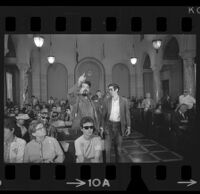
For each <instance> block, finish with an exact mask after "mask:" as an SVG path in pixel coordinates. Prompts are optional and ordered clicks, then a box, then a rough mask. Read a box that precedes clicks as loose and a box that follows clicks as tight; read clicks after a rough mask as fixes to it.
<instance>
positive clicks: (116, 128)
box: [100, 83, 131, 162]
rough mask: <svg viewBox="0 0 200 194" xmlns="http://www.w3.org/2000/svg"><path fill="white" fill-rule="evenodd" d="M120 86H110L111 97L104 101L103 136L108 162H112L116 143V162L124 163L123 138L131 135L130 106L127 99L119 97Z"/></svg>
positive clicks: (101, 128)
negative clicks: (112, 147)
mask: <svg viewBox="0 0 200 194" xmlns="http://www.w3.org/2000/svg"><path fill="white" fill-rule="evenodd" d="M119 89H120V87H119V85H117V84H114V83H113V84H109V85H108V90H109V94H110V97H109V98H108V99H107V100H105V101H104V105H103V115H102V122H101V127H100V130H101V134H103V132H104V135H105V151H106V162H110V161H111V145H112V141H113V143H114V150H115V159H116V162H122V160H123V158H122V154H121V148H122V137H123V136H128V135H130V133H131V127H130V126H131V122H130V112H129V105H128V101H127V99H126V98H123V97H121V96H119V94H118V93H119Z"/></svg>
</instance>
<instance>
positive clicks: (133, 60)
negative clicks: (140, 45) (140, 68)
mask: <svg viewBox="0 0 200 194" xmlns="http://www.w3.org/2000/svg"><path fill="white" fill-rule="evenodd" d="M130 61H131V64H132V65H133V66H134V65H135V64H136V63H137V58H136V57H131V59H130Z"/></svg>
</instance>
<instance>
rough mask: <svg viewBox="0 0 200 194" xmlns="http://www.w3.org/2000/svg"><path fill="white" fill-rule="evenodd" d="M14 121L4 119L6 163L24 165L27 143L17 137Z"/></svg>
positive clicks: (7, 118)
mask: <svg viewBox="0 0 200 194" xmlns="http://www.w3.org/2000/svg"><path fill="white" fill-rule="evenodd" d="M15 128H16V123H15V121H14V119H12V118H9V117H5V118H4V162H5V163H22V162H23V157H24V149H25V145H26V142H25V141H24V140H23V139H21V138H18V137H16V135H15Z"/></svg>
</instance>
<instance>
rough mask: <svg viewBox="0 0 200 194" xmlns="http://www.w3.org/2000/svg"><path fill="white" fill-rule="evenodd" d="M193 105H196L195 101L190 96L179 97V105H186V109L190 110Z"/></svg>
mask: <svg viewBox="0 0 200 194" xmlns="http://www.w3.org/2000/svg"><path fill="white" fill-rule="evenodd" d="M195 103H196V100H195V99H194V98H193V97H192V96H190V95H187V96H184V95H181V96H180V97H179V104H187V105H188V109H191V108H192V107H193V105H194V104H195Z"/></svg>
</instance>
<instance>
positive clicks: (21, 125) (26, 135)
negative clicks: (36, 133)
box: [16, 114, 30, 143]
mask: <svg viewBox="0 0 200 194" xmlns="http://www.w3.org/2000/svg"><path fill="white" fill-rule="evenodd" d="M28 119H29V116H28V115H27V114H19V115H18V116H16V120H17V127H19V129H20V132H21V133H20V134H19V136H18V137H20V138H22V139H24V140H25V141H26V142H27V143H28V142H29V141H30V135H29V133H28V130H27V128H26V127H25V125H24V124H25V120H28Z"/></svg>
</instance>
